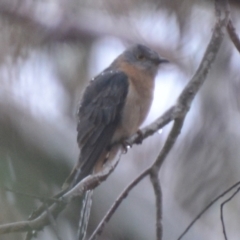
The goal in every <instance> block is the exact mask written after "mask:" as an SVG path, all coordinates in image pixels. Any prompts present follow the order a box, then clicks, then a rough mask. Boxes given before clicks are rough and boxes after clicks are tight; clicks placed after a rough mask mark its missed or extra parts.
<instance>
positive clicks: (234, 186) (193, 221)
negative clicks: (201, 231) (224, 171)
mask: <svg viewBox="0 0 240 240" xmlns="http://www.w3.org/2000/svg"><path fill="white" fill-rule="evenodd" d="M239 185H240V181H239V182H237V183H235V184H234V185H232V186H231V187H230V188H228V189H227V190H225V191H224V192H223V193H221V194H220V195H218V196H217V197H216V198H214V199H213V200H212V201H211V202H210V203H209V204H208V205H207V206H206V207H205V208H204V209H203V210H202V211H201V212H200V213H199V214H198V215H197V216H196V217H195V218H194V219H193V220H192V221H191V223H190V224H189V225H188V226H187V228H186V229H185V230H184V231H183V233H182V234H181V235H180V236H179V237H178V239H177V240H181V239H182V238H183V237H184V236H185V235H186V233H187V232H188V231H189V229H190V228H191V227H192V226H193V225H194V223H195V222H196V221H197V220H198V219H199V218H201V216H202V215H203V214H204V213H205V212H206V211H207V210H208V209H209V208H210V207H211V206H212V205H213V204H214V203H216V202H217V201H218V200H219V199H220V198H222V197H224V196H225V195H226V194H227V193H229V192H230V191H232V190H233V189H234V188H236V187H237V186H239Z"/></svg>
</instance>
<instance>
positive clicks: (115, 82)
mask: <svg viewBox="0 0 240 240" xmlns="http://www.w3.org/2000/svg"><path fill="white" fill-rule="evenodd" d="M127 93H128V77H127V75H126V74H125V73H123V72H120V71H105V72H103V74H100V75H99V76H97V77H96V78H95V80H93V81H92V82H91V83H90V85H89V86H88V87H87V88H86V90H85V93H84V95H83V99H82V102H81V106H80V109H79V113H78V117H79V123H78V127H77V131H78V136H77V141H78V145H79V148H80V151H81V152H80V157H79V162H78V164H77V165H78V169H76V170H75V173H74V172H73V173H72V174H73V175H75V176H72V177H73V178H74V180H73V181H74V183H73V184H71V185H75V184H76V183H78V182H79V181H80V180H81V179H82V178H84V177H86V176H87V175H88V174H90V173H91V172H92V170H93V168H94V165H95V163H96V162H97V161H98V159H99V158H100V155H101V154H102V153H103V152H104V151H105V149H106V148H107V146H109V144H110V141H111V139H112V137H113V134H114V132H115V130H116V128H117V126H118V124H119V123H120V121H121V114H122V110H123V107H124V103H125V100H126V96H127ZM70 178H71V177H70Z"/></svg>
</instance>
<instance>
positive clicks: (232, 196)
mask: <svg viewBox="0 0 240 240" xmlns="http://www.w3.org/2000/svg"><path fill="white" fill-rule="evenodd" d="M239 191H240V187H239V188H238V189H237V190H236V191H235V192H234V193H233V194H232V195H231V197H229V198H228V199H226V200H225V201H224V202H222V203H221V206H220V217H221V223H222V229H223V235H224V239H225V240H227V239H228V238H227V233H226V228H225V224H224V219H223V207H224V205H225V204H226V203H228V202H229V201H231V200H232V199H233V198H234V197H235V195H236V194H237V193H238V192H239Z"/></svg>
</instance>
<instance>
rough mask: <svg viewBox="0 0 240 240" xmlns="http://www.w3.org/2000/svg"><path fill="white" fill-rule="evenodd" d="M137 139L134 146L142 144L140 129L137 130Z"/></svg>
mask: <svg viewBox="0 0 240 240" xmlns="http://www.w3.org/2000/svg"><path fill="white" fill-rule="evenodd" d="M137 135H138V136H137V138H136V141H135V142H136V144H142V141H143V133H142V131H141V130H140V129H138V130H137Z"/></svg>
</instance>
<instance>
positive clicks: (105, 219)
mask: <svg viewBox="0 0 240 240" xmlns="http://www.w3.org/2000/svg"><path fill="white" fill-rule="evenodd" d="M149 172H150V168H147V169H145V170H144V171H143V172H142V173H141V174H139V176H138V177H137V178H135V179H134V180H133V181H132V182H131V183H130V184H129V185H128V186H127V187H126V188H125V189H124V190H123V191H122V193H121V194H120V195H119V196H118V198H117V199H116V201H115V202H114V204H113V205H112V206H111V208H110V209H109V210H108V212H107V213H106V215H105V216H104V217H103V218H102V220H101V222H100V223H99V224H98V226H97V228H96V229H95V231H94V232H93V233H92V235H91V236H90V238H89V239H88V240H94V239H96V238H97V236H99V235H101V233H102V231H103V228H104V226H105V224H106V223H107V222H108V221H109V220H110V218H111V217H112V215H113V214H114V213H115V211H116V210H117V208H118V207H119V205H120V204H121V203H122V201H123V200H124V199H125V198H126V197H127V195H128V193H129V192H130V191H131V190H132V189H133V188H134V187H135V186H136V185H137V183H138V182H140V181H141V180H142V179H143V178H145V177H146V176H147V175H148V174H149Z"/></svg>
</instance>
